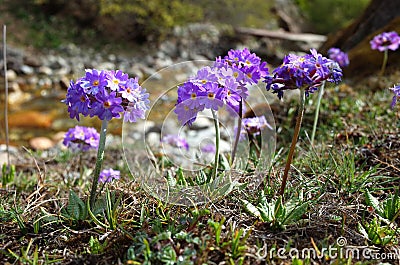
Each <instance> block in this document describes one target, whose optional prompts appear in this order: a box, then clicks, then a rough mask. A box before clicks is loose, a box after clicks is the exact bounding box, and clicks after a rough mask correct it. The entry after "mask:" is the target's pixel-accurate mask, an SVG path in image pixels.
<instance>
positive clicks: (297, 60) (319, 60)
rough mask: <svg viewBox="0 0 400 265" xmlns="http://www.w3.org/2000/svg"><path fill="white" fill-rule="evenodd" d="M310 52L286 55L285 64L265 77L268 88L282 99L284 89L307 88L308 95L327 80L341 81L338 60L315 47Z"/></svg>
mask: <svg viewBox="0 0 400 265" xmlns="http://www.w3.org/2000/svg"><path fill="white" fill-rule="evenodd" d="M310 52H311V54H306V55H304V56H298V55H294V54H289V55H287V56H285V58H284V59H283V64H282V65H281V66H279V67H278V68H276V69H275V70H274V71H273V72H272V74H271V75H268V76H266V77H265V78H264V82H265V83H266V84H267V85H266V89H267V90H272V92H273V93H277V94H278V97H279V98H280V99H281V98H282V97H283V92H284V90H288V89H298V88H305V92H306V95H308V94H309V93H313V92H314V91H315V90H317V89H318V87H319V86H320V85H321V84H322V82H323V81H325V80H326V81H328V82H335V83H338V82H340V81H341V77H342V69H341V68H340V66H339V64H338V63H337V62H335V61H333V60H331V59H328V58H326V57H324V56H322V55H321V54H319V53H318V52H317V51H316V50H315V49H311V50H310Z"/></svg>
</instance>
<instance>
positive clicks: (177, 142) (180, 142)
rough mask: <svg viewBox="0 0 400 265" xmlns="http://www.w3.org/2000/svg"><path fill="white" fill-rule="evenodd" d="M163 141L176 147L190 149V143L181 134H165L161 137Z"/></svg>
mask: <svg viewBox="0 0 400 265" xmlns="http://www.w3.org/2000/svg"><path fill="white" fill-rule="evenodd" d="M161 142H162V143H166V144H169V145H171V146H173V147H176V148H184V149H186V150H189V144H188V143H187V141H186V140H185V138H183V137H181V136H179V135H174V134H168V135H165V136H163V138H162V139H161Z"/></svg>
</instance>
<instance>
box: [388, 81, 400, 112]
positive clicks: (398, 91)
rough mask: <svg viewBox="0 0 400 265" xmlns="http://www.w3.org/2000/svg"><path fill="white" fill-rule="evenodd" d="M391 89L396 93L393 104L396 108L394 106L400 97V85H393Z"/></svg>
mask: <svg viewBox="0 0 400 265" xmlns="http://www.w3.org/2000/svg"><path fill="white" fill-rule="evenodd" d="M389 89H390V90H392V91H393V93H394V96H393V100H392V104H391V107H392V108H394V106H395V105H396V103H397V100H398V99H399V98H400V85H397V86H394V87H391V88H389Z"/></svg>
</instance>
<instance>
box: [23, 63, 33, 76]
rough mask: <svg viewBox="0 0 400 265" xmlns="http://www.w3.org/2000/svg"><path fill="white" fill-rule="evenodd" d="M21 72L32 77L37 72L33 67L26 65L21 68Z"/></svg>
mask: <svg viewBox="0 0 400 265" xmlns="http://www.w3.org/2000/svg"><path fill="white" fill-rule="evenodd" d="M20 71H21V72H22V73H23V74H26V75H32V74H33V73H34V72H35V70H34V69H33V67H31V66H29V65H26V64H24V65H22V66H21V68H20Z"/></svg>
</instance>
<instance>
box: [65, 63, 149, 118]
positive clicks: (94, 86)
mask: <svg viewBox="0 0 400 265" xmlns="http://www.w3.org/2000/svg"><path fill="white" fill-rule="evenodd" d="M148 98H149V94H148V93H146V89H144V88H142V87H141V86H140V85H139V83H138V78H129V77H128V75H127V74H124V73H123V72H122V71H120V70H117V71H99V70H96V69H87V70H86V74H85V76H84V77H82V78H80V79H78V80H76V82H73V81H71V83H70V85H69V87H68V91H67V96H66V99H65V100H63V101H62V102H64V103H65V104H66V105H67V107H68V112H69V115H70V117H71V118H76V119H77V120H78V121H79V118H80V115H81V114H82V115H83V116H88V115H89V116H90V117H93V116H97V117H99V118H100V119H101V120H104V119H105V120H111V119H112V118H121V117H124V120H125V121H129V122H136V120H137V119H138V118H140V119H143V118H144V114H145V112H146V110H148V109H149V104H150V101H149V99H148Z"/></svg>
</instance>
